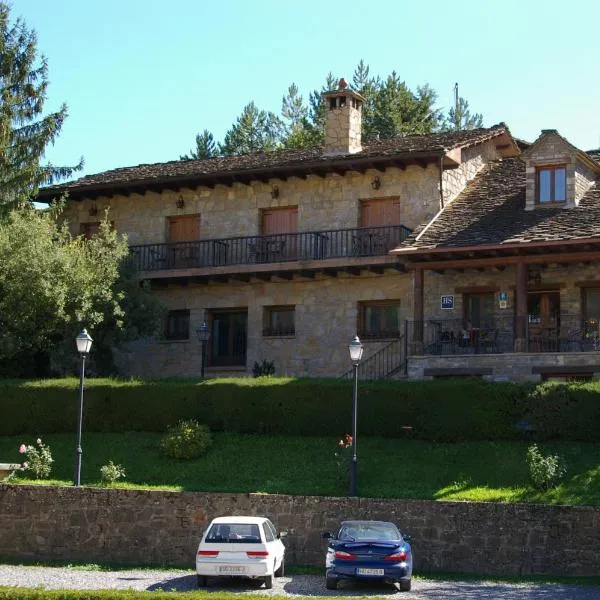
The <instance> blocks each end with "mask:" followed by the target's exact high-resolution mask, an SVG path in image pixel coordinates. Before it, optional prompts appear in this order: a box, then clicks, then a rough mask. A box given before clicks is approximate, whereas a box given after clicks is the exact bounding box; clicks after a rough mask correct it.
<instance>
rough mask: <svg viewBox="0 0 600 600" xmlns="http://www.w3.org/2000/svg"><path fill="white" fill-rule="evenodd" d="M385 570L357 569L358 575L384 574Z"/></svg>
mask: <svg viewBox="0 0 600 600" xmlns="http://www.w3.org/2000/svg"><path fill="white" fill-rule="evenodd" d="M384 573H385V571H384V570H383V569H362V568H360V567H359V568H358V569H356V574H357V575H383V574H384Z"/></svg>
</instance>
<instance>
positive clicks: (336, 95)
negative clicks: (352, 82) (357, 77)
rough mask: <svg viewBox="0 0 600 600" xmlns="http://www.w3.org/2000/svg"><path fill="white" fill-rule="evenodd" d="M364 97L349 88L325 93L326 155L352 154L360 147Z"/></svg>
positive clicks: (358, 150) (359, 149)
mask: <svg viewBox="0 0 600 600" xmlns="http://www.w3.org/2000/svg"><path fill="white" fill-rule="evenodd" d="M363 100H364V98H363V97H362V96H360V94H357V93H355V92H352V91H350V90H341V91H337V92H328V93H326V94H325V102H326V103H327V104H328V106H327V107H326V110H327V113H326V117H325V118H326V126H325V144H324V148H323V149H324V152H325V154H326V155H330V156H335V155H336V154H354V153H356V152H360V151H361V149H362V132H361V129H362V103H363Z"/></svg>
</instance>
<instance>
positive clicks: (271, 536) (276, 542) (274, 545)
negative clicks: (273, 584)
mask: <svg viewBox="0 0 600 600" xmlns="http://www.w3.org/2000/svg"><path fill="white" fill-rule="evenodd" d="M263 527H264V536H265V540H266V542H267V547H268V549H269V553H273V556H274V557H275V570H277V569H279V567H280V566H281V563H282V562H283V557H284V554H285V546H284V545H283V542H282V541H281V540H280V539H279V537H278V536H277V530H276V529H275V525H273V523H271V521H269V520H267V521H265V522H264V523H263Z"/></svg>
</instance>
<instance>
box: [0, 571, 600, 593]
mask: <svg viewBox="0 0 600 600" xmlns="http://www.w3.org/2000/svg"><path fill="white" fill-rule="evenodd" d="M0 586H19V587H38V586H41V587H44V588H47V589H133V590H142V591H143V590H146V591H153V590H154V591H156V590H162V591H178V592H185V591H191V590H197V589H198V588H197V586H196V575H195V573H194V572H193V571H150V570H131V571H129V570H122V571H91V570H90V571H87V570H83V569H78V568H66V567H22V566H12V565H0ZM206 589H207V590H208V591H209V592H211V591H228V592H235V593H238V594H255V595H262V596H273V595H277V596H361V597H364V596H373V597H378V598H381V597H384V598H395V599H396V600H399V599H400V598H402V599H404V598H406V600H410V599H415V600H416V599H431V598H457V599H458V598H459V599H460V600H480V599H481V598H486V600H487V599H496V598H497V599H500V598H501V599H502V600H523V599H526V600H549V599H553V598H560V599H561V600H597V599H598V598H600V587H586V586H574V585H557V584H536V585H533V584H506V583H477V582H460V583H457V582H449V581H432V580H427V579H415V580H413V590H412V591H411V592H402V593H400V592H398V591H395V590H394V588H393V587H391V586H386V585H373V584H364V583H360V584H358V583H344V584H343V585H341V586H340V589H339V590H338V591H327V590H326V589H325V581H324V578H323V577H320V576H317V575H292V576H290V577H281V578H276V579H275V580H274V584H273V589H272V590H266V589H264V587H258V584H257V583H254V582H251V581H248V580H241V579H224V580H209V586H208V588H206Z"/></svg>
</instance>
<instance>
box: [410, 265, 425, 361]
mask: <svg viewBox="0 0 600 600" xmlns="http://www.w3.org/2000/svg"><path fill="white" fill-rule="evenodd" d="M423 283H424V272H423V269H415V270H414V275H413V319H414V321H413V335H412V349H413V354H416V355H421V354H423V314H424V310H423V297H424V294H423V288H424V285H423Z"/></svg>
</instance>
